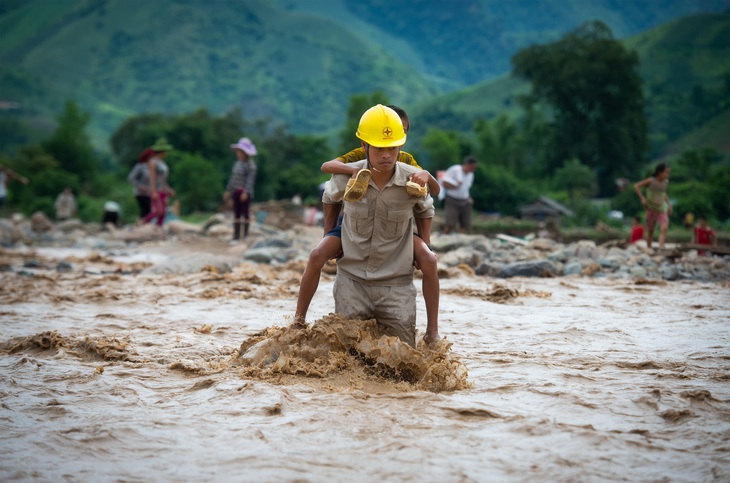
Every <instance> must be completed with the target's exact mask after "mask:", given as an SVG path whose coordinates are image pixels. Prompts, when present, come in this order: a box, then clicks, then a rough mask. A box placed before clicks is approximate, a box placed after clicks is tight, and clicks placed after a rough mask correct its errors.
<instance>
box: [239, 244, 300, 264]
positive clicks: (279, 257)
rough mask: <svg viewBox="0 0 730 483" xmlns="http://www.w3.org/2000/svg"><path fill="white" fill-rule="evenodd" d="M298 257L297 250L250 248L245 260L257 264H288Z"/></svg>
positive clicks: (244, 255) (244, 256) (245, 254)
mask: <svg viewBox="0 0 730 483" xmlns="http://www.w3.org/2000/svg"><path fill="white" fill-rule="evenodd" d="M296 255H297V252H296V250H291V249H289V248H283V247H282V248H277V247H259V248H249V249H248V250H246V253H244V254H243V258H244V259H245V260H249V261H251V262H256V263H272V262H281V263H283V262H288V261H289V260H291V259H293V258H294V257H295V256H296Z"/></svg>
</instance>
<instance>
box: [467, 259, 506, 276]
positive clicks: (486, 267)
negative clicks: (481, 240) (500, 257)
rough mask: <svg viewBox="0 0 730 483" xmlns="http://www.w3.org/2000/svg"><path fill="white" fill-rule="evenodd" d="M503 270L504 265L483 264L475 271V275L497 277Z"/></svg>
mask: <svg viewBox="0 0 730 483" xmlns="http://www.w3.org/2000/svg"><path fill="white" fill-rule="evenodd" d="M503 269H504V265H502V264H501V263H494V262H482V263H481V264H479V266H478V267H477V268H476V269H474V273H476V274H477V275H487V276H489V277H496V276H497V275H499V274H500V272H501V271H502V270H503Z"/></svg>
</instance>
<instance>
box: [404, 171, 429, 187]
mask: <svg viewBox="0 0 730 483" xmlns="http://www.w3.org/2000/svg"><path fill="white" fill-rule="evenodd" d="M408 179H409V180H410V181H413V182H414V183H418V184H420V185H421V186H426V184H428V182H429V181H430V180H431V175H430V174H428V171H425V170H424V171H419V172H418V173H414V174H412V175H411V176H410V178H408Z"/></svg>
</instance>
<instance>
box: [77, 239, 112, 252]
mask: <svg viewBox="0 0 730 483" xmlns="http://www.w3.org/2000/svg"><path fill="white" fill-rule="evenodd" d="M107 246H108V243H107V240H105V239H103V238H98V237H94V236H89V237H84V238H81V239H78V240H76V242H75V243H74V247H75V248H90V249H92V250H104V249H106V248H107Z"/></svg>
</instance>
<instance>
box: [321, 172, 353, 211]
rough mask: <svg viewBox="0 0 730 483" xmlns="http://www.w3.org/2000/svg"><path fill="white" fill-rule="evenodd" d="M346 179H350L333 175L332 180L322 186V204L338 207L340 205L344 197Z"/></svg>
mask: <svg viewBox="0 0 730 483" xmlns="http://www.w3.org/2000/svg"><path fill="white" fill-rule="evenodd" d="M348 179H350V177H349V176H347V175H345V174H333V175H332V178H331V179H330V180H329V181H327V182H326V183H325V184H324V193H323V194H322V203H325V204H327V205H339V204H340V203H342V197H343V196H344V195H345V188H346V187H347V180H348Z"/></svg>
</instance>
